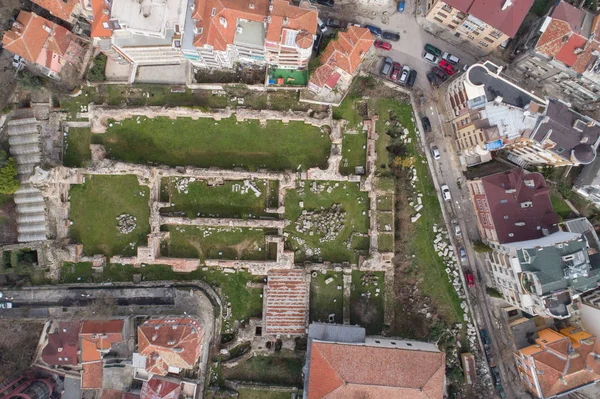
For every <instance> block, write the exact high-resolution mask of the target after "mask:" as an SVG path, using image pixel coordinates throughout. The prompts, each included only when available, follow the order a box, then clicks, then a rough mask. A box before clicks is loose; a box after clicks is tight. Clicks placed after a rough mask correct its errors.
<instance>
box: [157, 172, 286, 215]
mask: <svg viewBox="0 0 600 399" xmlns="http://www.w3.org/2000/svg"><path fill="white" fill-rule="evenodd" d="M177 180H178V179H177V178H164V179H163V180H162V188H161V190H162V193H161V196H162V195H165V196H166V197H163V199H164V200H165V201H168V202H170V203H171V204H174V205H173V206H171V207H168V208H162V209H161V212H163V213H172V212H184V213H185V215H186V216H187V217H189V218H195V217H222V218H223V217H224V218H244V219H246V218H250V217H252V218H256V217H260V216H268V215H271V216H276V215H273V214H269V213H267V212H266V210H265V209H266V208H267V206H268V204H269V203H271V204H272V201H273V198H272V197H275V203H276V201H277V195H278V193H277V184H275V186H273V185H271V184H270V182H269V181H266V180H255V181H253V182H251V183H252V184H253V185H254V186H255V187H256V188H257V189H258V190H259V191H260V196H258V197H257V196H256V195H255V194H254V192H253V191H252V190H249V189H246V190H245V192H243V191H242V189H241V188H244V182H243V181H241V180H240V181H226V182H225V183H224V184H223V185H221V186H209V185H208V184H207V183H206V181H205V180H201V181H194V182H190V183H189V184H188V187H187V194H186V193H185V192H184V191H183V192H179V191H178V190H177V188H176V182H177ZM234 188H236V189H235V190H234Z"/></svg>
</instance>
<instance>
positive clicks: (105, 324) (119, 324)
mask: <svg viewBox="0 0 600 399" xmlns="http://www.w3.org/2000/svg"><path fill="white" fill-rule="evenodd" d="M123 326H124V322H123V320H108V321H84V322H83V325H82V327H81V332H80V333H79V337H80V338H81V361H82V362H90V361H97V360H100V359H102V355H101V353H100V352H101V351H105V350H109V349H110V348H111V347H112V345H113V344H115V343H118V342H122V341H123Z"/></svg>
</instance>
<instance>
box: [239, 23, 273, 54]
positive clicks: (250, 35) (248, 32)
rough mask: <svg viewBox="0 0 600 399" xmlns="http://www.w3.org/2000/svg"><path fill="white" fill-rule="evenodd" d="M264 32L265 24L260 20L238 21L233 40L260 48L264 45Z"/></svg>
mask: <svg viewBox="0 0 600 399" xmlns="http://www.w3.org/2000/svg"><path fill="white" fill-rule="evenodd" d="M265 34H266V31H265V24H264V23H262V22H255V21H238V23H237V31H236V33H235V38H234V39H233V42H234V43H235V44H238V45H240V44H241V45H246V46H252V47H258V48H261V49H262V48H263V46H264V45H265Z"/></svg>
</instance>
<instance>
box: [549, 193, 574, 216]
mask: <svg viewBox="0 0 600 399" xmlns="http://www.w3.org/2000/svg"><path fill="white" fill-rule="evenodd" d="M550 201H551V202H552V208H553V209H554V212H556V213H557V214H558V217H559V218H560V219H565V218H568V217H569V215H570V214H571V213H572V212H573V211H572V210H571V208H570V207H569V205H567V203H566V202H565V200H564V199H563V197H562V196H561V195H560V194H559V193H558V192H557V191H555V190H552V191H551V192H550Z"/></svg>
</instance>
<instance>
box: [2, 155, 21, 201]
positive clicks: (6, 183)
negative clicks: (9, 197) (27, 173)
mask: <svg viewBox="0 0 600 399" xmlns="http://www.w3.org/2000/svg"><path fill="white" fill-rule="evenodd" d="M19 185H20V183H19V181H18V180H17V164H16V162H15V160H14V158H8V161H7V162H6V164H5V165H4V166H3V167H2V168H0V194H14V192H15V191H17V190H18V189H19Z"/></svg>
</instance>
